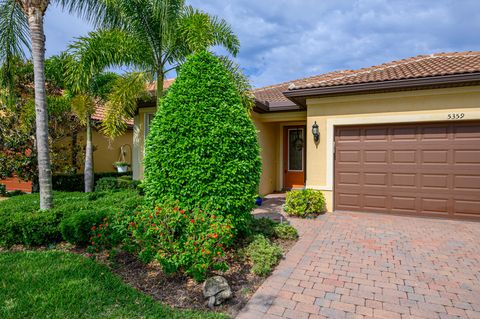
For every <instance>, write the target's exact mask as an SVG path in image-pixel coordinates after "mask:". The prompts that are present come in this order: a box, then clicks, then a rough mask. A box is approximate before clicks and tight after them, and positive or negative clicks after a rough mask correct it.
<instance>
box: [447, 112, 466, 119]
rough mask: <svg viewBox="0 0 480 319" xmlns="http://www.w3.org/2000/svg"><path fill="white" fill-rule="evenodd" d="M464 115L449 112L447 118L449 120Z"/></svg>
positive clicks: (463, 114) (460, 117) (463, 115)
mask: <svg viewBox="0 0 480 319" xmlns="http://www.w3.org/2000/svg"><path fill="white" fill-rule="evenodd" d="M464 117H465V113H450V114H448V116H447V118H448V119H449V120H461V119H463V118H464Z"/></svg>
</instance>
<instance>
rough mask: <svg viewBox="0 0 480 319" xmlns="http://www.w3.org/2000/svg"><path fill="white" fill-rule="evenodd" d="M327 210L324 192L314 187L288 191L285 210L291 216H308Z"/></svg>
mask: <svg viewBox="0 0 480 319" xmlns="http://www.w3.org/2000/svg"><path fill="white" fill-rule="evenodd" d="M325 211H326V204H325V197H324V196H323V193H322V192H321V191H318V190H313V189H302V190H293V191H290V192H287V195H286V200H285V212H286V213H287V214H288V215H290V216H298V217H307V216H313V215H318V214H321V213H323V212H325Z"/></svg>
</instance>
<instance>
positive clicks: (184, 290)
mask: <svg viewBox="0 0 480 319" xmlns="http://www.w3.org/2000/svg"><path fill="white" fill-rule="evenodd" d="M274 242H275V243H276V244H278V245H280V246H281V247H282V249H283V252H284V255H285V254H286V253H287V252H288V251H289V250H290V248H291V247H292V246H293V245H294V244H295V241H294V240H274ZM46 249H51V247H50V248H49V247H39V248H36V250H46ZM55 249H57V250H62V251H68V252H72V253H76V254H81V255H84V256H90V254H88V253H87V252H86V250H85V249H82V248H78V247H75V246H72V245H70V244H68V243H61V244H58V245H57V246H56V247H55ZM23 250H27V248H25V247H24V246H21V245H16V246H13V247H11V248H10V249H9V251H23ZM0 251H2V249H0ZM96 259H97V261H98V262H100V263H103V264H105V265H107V266H108V267H109V268H110V269H111V271H112V272H113V273H115V274H117V275H118V276H119V277H120V278H121V279H122V280H123V281H124V282H125V283H127V284H128V285H130V286H132V287H134V288H136V289H137V290H139V291H142V292H143V293H145V294H147V295H150V296H152V297H153V298H154V299H155V300H158V301H160V302H161V303H163V304H165V305H168V306H170V307H175V308H180V309H192V310H193V309H195V310H211V309H209V308H208V306H207V304H206V300H204V298H203V293H202V284H201V283H197V282H195V281H194V280H192V279H190V278H188V277H185V276H179V275H166V274H164V273H163V272H162V270H161V267H160V265H159V264H158V263H156V262H152V263H150V264H144V263H142V262H141V261H140V260H138V259H137V258H136V256H134V255H132V254H128V253H126V252H119V253H118V254H116V255H113V256H112V257H109V256H108V255H107V254H101V255H97V258H96ZM228 264H229V266H230V268H229V270H228V271H226V272H224V273H220V272H219V273H212V274H210V275H212V276H213V275H217V274H218V275H221V276H223V277H225V278H226V279H227V281H228V283H229V284H230V287H231V289H232V292H233V298H231V299H230V300H228V301H226V302H225V303H224V304H222V305H221V306H219V307H215V309H213V310H214V311H217V312H222V313H225V314H228V315H229V316H231V317H235V315H236V314H238V312H239V311H240V310H241V309H242V308H243V307H244V306H245V305H246V303H247V302H248V300H249V299H250V298H251V297H252V296H253V294H254V293H255V291H256V290H257V289H258V288H259V287H260V285H261V284H262V283H263V282H264V281H265V279H266V278H265V277H259V276H256V275H254V274H252V273H251V272H250V269H251V267H252V265H251V264H250V263H249V262H248V260H245V259H244V258H242V257H240V256H238V253H235V252H230V253H229V256H228Z"/></svg>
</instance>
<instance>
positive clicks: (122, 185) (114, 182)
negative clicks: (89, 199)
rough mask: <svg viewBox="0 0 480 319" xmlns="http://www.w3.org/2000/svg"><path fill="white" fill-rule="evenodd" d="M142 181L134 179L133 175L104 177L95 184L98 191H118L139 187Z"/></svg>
mask: <svg viewBox="0 0 480 319" xmlns="http://www.w3.org/2000/svg"><path fill="white" fill-rule="evenodd" d="M139 184H140V181H135V180H132V177H131V176H121V177H118V178H117V177H104V178H101V179H99V180H98V181H97V183H96V185H95V191H96V192H103V191H107V192H108V191H117V190H124V189H137V188H138V185H139Z"/></svg>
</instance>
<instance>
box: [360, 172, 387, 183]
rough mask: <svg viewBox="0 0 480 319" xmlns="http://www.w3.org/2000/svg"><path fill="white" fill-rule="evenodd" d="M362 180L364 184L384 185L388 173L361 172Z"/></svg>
mask: <svg viewBox="0 0 480 319" xmlns="http://www.w3.org/2000/svg"><path fill="white" fill-rule="evenodd" d="M363 182H364V185H365V186H382V187H383V186H385V184H387V182H388V174H387V173H383V172H380V173H374V172H369V173H364V174H363Z"/></svg>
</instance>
